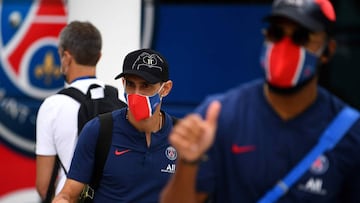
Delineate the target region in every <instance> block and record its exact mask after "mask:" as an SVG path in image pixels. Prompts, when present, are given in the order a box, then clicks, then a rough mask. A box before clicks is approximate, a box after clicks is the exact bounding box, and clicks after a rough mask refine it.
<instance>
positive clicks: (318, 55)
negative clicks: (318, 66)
mask: <svg viewBox="0 0 360 203" xmlns="http://www.w3.org/2000/svg"><path fill="white" fill-rule="evenodd" d="M327 46H328V42H326V43H324V44H323V45H321V47H320V49H319V50H317V51H316V52H315V55H316V56H317V57H320V56H322V54H323V53H324V51H325V49H326V48H327Z"/></svg>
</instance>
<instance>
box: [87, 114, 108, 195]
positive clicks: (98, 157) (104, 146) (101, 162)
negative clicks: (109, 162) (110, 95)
mask: <svg viewBox="0 0 360 203" xmlns="http://www.w3.org/2000/svg"><path fill="white" fill-rule="evenodd" d="M99 120H100V130H99V137H98V140H97V143H96V149H95V161H94V170H93V175H92V178H91V182H90V185H91V187H92V188H93V189H94V190H96V189H97V188H98V187H99V183H100V180H101V178H102V172H103V169H104V166H105V162H106V159H107V157H108V154H109V150H110V146H111V140H112V130H113V119H112V113H111V112H108V113H104V114H100V115H99Z"/></svg>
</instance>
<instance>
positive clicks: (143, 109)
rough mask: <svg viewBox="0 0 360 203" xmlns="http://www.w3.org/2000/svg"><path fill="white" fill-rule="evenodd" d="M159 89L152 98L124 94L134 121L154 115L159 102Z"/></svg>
mask: <svg viewBox="0 0 360 203" xmlns="http://www.w3.org/2000/svg"><path fill="white" fill-rule="evenodd" d="M161 89H162V86H161V87H160V89H159V91H158V92H157V93H155V94H154V95H152V96H145V95H141V94H126V93H124V96H125V99H126V102H127V105H128V108H129V110H130V112H131V114H132V115H133V116H134V118H135V120H136V121H140V120H144V119H147V118H150V117H151V116H152V115H153V114H154V112H155V110H156V107H157V106H158V105H159V104H160V102H161V97H160V94H159V92H160V90H161Z"/></svg>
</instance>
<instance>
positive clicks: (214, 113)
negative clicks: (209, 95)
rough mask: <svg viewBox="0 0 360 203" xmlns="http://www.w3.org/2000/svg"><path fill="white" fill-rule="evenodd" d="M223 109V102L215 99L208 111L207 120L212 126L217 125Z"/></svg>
mask: <svg viewBox="0 0 360 203" xmlns="http://www.w3.org/2000/svg"><path fill="white" fill-rule="evenodd" d="M220 110H221V103H220V102H219V101H213V102H211V103H210V105H209V107H208V109H207V111H206V122H207V123H208V124H209V125H211V126H217V120H218V116H219V113H220Z"/></svg>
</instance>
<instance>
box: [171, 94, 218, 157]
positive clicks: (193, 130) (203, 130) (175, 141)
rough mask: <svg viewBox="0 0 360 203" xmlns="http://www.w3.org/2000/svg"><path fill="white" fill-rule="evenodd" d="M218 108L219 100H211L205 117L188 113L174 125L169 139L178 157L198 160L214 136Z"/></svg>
mask: <svg viewBox="0 0 360 203" xmlns="http://www.w3.org/2000/svg"><path fill="white" fill-rule="evenodd" d="M220 109H221V104H220V102H219V101H213V102H211V103H210V105H209V107H208V109H207V112H206V117H205V119H202V118H201V116H200V115H198V114H189V115H187V116H186V117H185V118H183V119H181V120H180V121H179V122H178V123H177V124H176V125H175V126H174V128H173V131H172V132H171V134H170V137H169V140H170V143H171V144H172V145H173V146H174V147H175V148H176V150H177V152H178V155H179V158H180V159H182V160H185V161H188V162H193V161H196V160H199V159H200V158H201V157H202V156H203V155H204V153H205V152H206V151H207V150H208V149H209V148H210V146H211V145H212V143H213V141H214V138H215V131H216V128H217V119H218V115H219V112H220Z"/></svg>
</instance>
